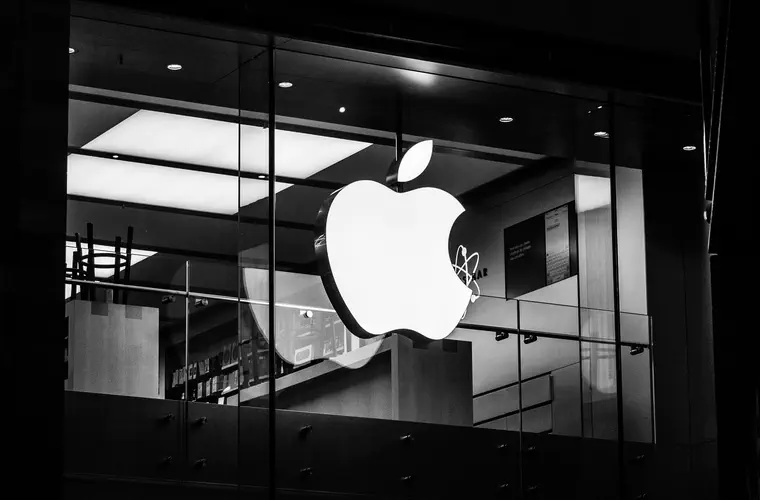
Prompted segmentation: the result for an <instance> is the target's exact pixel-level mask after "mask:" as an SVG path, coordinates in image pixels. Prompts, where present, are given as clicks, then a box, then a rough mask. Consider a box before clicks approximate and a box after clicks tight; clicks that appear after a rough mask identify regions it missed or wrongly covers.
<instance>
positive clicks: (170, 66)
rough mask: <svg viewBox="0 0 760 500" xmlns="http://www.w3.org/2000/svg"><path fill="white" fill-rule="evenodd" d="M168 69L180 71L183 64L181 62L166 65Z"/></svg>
mask: <svg viewBox="0 0 760 500" xmlns="http://www.w3.org/2000/svg"><path fill="white" fill-rule="evenodd" d="M166 69H168V70H169V71H179V70H181V69H182V65H181V64H169V65H168V66H167V67H166Z"/></svg>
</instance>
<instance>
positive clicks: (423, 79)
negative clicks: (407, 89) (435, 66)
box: [397, 69, 437, 87]
mask: <svg viewBox="0 0 760 500" xmlns="http://www.w3.org/2000/svg"><path fill="white" fill-rule="evenodd" d="M397 71H398V72H400V73H401V75H403V77H404V78H406V79H407V80H408V81H410V82H412V83H414V84H417V85H421V86H423V87H430V86H432V85H433V84H434V83H435V82H436V80H437V77H436V75H434V74H432V73H423V72H421V71H412V70H408V69H399V70H397Z"/></svg>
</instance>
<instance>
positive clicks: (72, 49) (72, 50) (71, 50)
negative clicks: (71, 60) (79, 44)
mask: <svg viewBox="0 0 760 500" xmlns="http://www.w3.org/2000/svg"><path fill="white" fill-rule="evenodd" d="M76 51H77V49H75V48H74V47H69V54H73V53H74V52H76Z"/></svg>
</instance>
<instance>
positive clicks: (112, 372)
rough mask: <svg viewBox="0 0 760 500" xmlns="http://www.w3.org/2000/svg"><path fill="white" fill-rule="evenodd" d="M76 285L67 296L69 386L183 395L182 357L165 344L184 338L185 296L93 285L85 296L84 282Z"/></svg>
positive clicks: (131, 393) (159, 395) (66, 380)
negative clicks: (81, 284)
mask: <svg viewBox="0 0 760 500" xmlns="http://www.w3.org/2000/svg"><path fill="white" fill-rule="evenodd" d="M104 259H105V258H103V260H104ZM73 288H74V289H73V290H72V291H73V296H72V297H71V298H69V299H68V300H67V301H66V326H67V328H66V338H65V342H64V350H65V358H64V365H65V376H64V388H65V390H70V391H81V392H94V393H99V394H113V395H119V396H135V397H142V398H151V399H181V397H182V390H181V385H182V374H181V372H182V368H183V366H184V363H183V358H175V357H173V356H172V355H171V354H170V353H168V352H167V350H166V346H167V345H170V344H171V343H172V342H173V341H178V340H179V341H181V340H182V339H183V338H184V334H185V327H184V325H185V314H184V299H183V298H182V297H177V296H174V295H170V294H163V293H155V292H145V291H136V290H129V291H128V290H123V289H122V290H119V289H112V288H108V289H106V288H104V287H97V288H96V287H92V286H87V287H86V288H89V289H90V290H89V292H90V295H89V297H94V298H87V299H83V298H82V293H83V292H82V288H81V286H80V285H76V286H73ZM87 293H88V292H87V291H85V292H84V294H87Z"/></svg>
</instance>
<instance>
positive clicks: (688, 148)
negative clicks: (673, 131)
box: [683, 146, 697, 151]
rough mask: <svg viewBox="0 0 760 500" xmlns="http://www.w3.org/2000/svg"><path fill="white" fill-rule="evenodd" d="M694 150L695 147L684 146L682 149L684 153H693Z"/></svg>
mask: <svg viewBox="0 0 760 500" xmlns="http://www.w3.org/2000/svg"><path fill="white" fill-rule="evenodd" d="M696 149H697V147H696V146H684V147H683V150H684V151H694V150H696Z"/></svg>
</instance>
